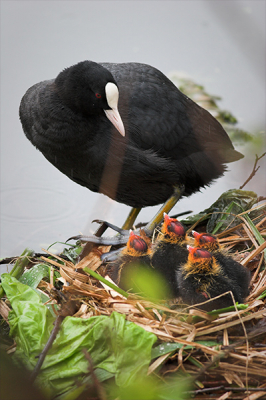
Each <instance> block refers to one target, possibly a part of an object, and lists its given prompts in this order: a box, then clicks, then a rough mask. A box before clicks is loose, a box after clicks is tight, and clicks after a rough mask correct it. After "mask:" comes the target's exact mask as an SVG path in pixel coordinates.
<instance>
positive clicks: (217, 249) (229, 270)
mask: <svg viewBox="0 0 266 400" xmlns="http://www.w3.org/2000/svg"><path fill="white" fill-rule="evenodd" d="M192 234H193V237H194V239H195V243H194V246H195V247H199V248H202V249H206V250H208V251H209V252H211V253H212V255H213V256H214V257H215V259H216V260H217V261H218V263H219V264H220V265H221V266H222V268H223V270H224V271H225V272H226V274H228V276H229V277H230V279H231V280H232V281H234V282H235V283H236V285H238V286H239V288H240V295H241V298H242V299H245V298H246V297H247V296H248V294H249V284H250V278H251V274H250V271H249V270H248V269H247V268H246V267H244V266H243V265H241V264H240V263H239V262H237V261H235V260H234V259H233V258H232V256H231V255H230V253H228V252H227V251H226V250H224V249H223V248H222V247H221V246H220V243H219V241H218V239H217V237H216V236H214V235H211V234H210V233H198V232H196V231H193V232H192Z"/></svg>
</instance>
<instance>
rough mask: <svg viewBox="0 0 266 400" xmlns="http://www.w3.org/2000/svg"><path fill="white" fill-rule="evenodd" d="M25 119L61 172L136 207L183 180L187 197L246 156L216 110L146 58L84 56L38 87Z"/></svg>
mask: <svg viewBox="0 0 266 400" xmlns="http://www.w3.org/2000/svg"><path fill="white" fill-rule="evenodd" d="M117 88H118V90H119V102H118V110H119V113H118V111H117V100H118V91H117ZM119 115H120V116H121V118H122V121H123V122H122V121H121V120H120V116H119ZM20 119H21V122H22V126H23V130H24V132H25V134H26V136H27V138H28V139H29V140H30V141H31V142H32V144H33V145H34V146H36V147H37V148H38V149H39V150H40V151H41V152H42V153H43V155H44V156H45V157H46V158H47V160H48V161H50V162H51V163H52V164H53V165H54V166H55V167H56V168H58V169H59V170H60V171H61V172H63V173H64V174H66V175H67V176H68V177H69V178H70V179H72V180H73V181H75V182H77V183H79V184H80V185H83V186H86V187H87V188H89V189H90V190H92V191H95V192H101V193H104V194H106V195H108V196H109V197H111V198H112V199H115V200H117V201H119V202H121V203H125V204H127V205H130V206H132V207H144V206H152V205H156V204H160V203H163V202H164V201H166V200H167V199H168V198H169V197H170V196H171V195H172V194H173V190H174V189H173V187H174V186H179V185H184V186H185V191H184V195H185V196H188V195H190V194H192V193H193V192H195V191H197V190H199V189H200V188H201V187H203V186H205V185H208V184H210V183H211V182H212V181H213V180H214V179H216V178H218V177H219V176H221V175H222V174H223V172H224V170H225V164H226V163H228V162H232V161H236V160H238V159H240V158H242V154H240V153H239V152H237V151H235V150H234V147H233V145H232V143H231V141H230V139H229V137H228V135H227V133H226V132H225V131H224V129H223V128H222V126H221V125H220V124H219V122H218V121H217V120H216V119H215V118H213V117H212V116H211V114H209V113H208V112H207V111H206V110H204V109H203V108H201V107H199V106H198V105H197V104H196V103H194V102H193V101H192V100H190V99H189V98H188V97H187V96H185V95H184V94H182V93H181V92H180V91H179V90H178V89H177V88H176V86H175V85H174V84H173V83H172V82H171V81H170V80H169V79H168V78H167V77H166V76H165V75H163V74H162V73H161V72H160V71H159V70H157V69H156V68H153V67H151V66H149V65H145V64H138V63H125V64H115V63H99V64H97V63H94V62H92V61H84V62H80V63H78V64H76V65H74V66H72V67H70V68H67V69H65V70H63V71H62V72H61V73H60V74H59V75H58V76H57V78H56V79H51V80H47V81H43V82H40V83H37V84H36V85H34V86H32V87H31V88H30V89H29V90H28V91H27V92H26V94H25V95H24V97H23V99H22V101H21V105H20ZM117 129H119V131H120V133H121V134H120V133H119V132H118V130H117ZM122 135H125V136H122Z"/></svg>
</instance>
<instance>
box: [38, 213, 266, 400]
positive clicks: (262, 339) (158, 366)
mask: <svg viewBox="0 0 266 400" xmlns="http://www.w3.org/2000/svg"><path fill="white" fill-rule="evenodd" d="M239 221H241V222H240V223H239V224H238V225H237V226H235V227H234V228H230V227H229V228H228V229H227V230H225V231H223V232H222V233H221V234H219V235H218V238H219V241H220V243H221V244H222V245H223V246H224V248H226V249H228V250H230V251H231V253H232V254H233V255H234V257H235V258H236V259H237V260H238V261H239V262H240V263H241V264H243V265H245V266H246V267H247V268H249V269H250V270H251V272H252V280H251V289H250V294H249V296H248V298H247V299H246V304H248V306H247V308H246V309H243V310H238V309H237V308H236V307H235V309H234V310H233V311H231V312H226V313H221V314H210V313H206V312H203V311H201V310H199V309H197V307H195V306H193V307H192V306H187V307H186V306H185V305H183V304H181V303H180V304H175V305H173V304H172V305H167V306H166V305H162V304H156V303H153V302H151V301H147V300H145V299H142V298H140V297H138V296H134V295H130V296H128V297H127V298H126V297H123V296H122V295H121V294H119V293H117V292H116V291H115V290H113V289H111V288H110V287H108V286H107V285H106V284H102V283H101V282H99V281H98V280H97V279H95V278H93V277H92V276H90V275H88V274H86V273H85V272H84V271H83V269H84V267H88V268H90V269H91V270H93V271H96V272H98V273H99V274H103V273H104V268H103V266H102V265H101V261H100V257H99V254H100V253H102V252H106V251H109V247H101V248H100V249H99V250H100V251H93V252H92V253H90V254H89V255H88V256H86V257H85V258H83V259H82V260H81V261H80V262H79V263H78V264H76V265H74V264H73V263H72V262H71V261H66V260H64V259H63V258H61V257H59V256H55V255H53V254H51V253H49V252H48V251H47V257H42V260H43V261H44V262H46V263H48V264H49V265H52V266H54V267H56V269H59V271H60V274H61V277H62V280H63V281H64V282H65V283H66V282H67V283H68V285H67V286H65V291H66V292H68V293H70V294H71V295H74V296H77V297H78V298H79V299H80V301H81V306H80V309H79V310H78V312H77V313H76V314H75V316H76V317H79V318H90V317H91V316H95V315H110V314H111V313H112V312H113V311H117V312H119V313H123V314H125V315H126V318H127V319H128V320H129V321H132V322H134V323H136V324H138V325H139V326H141V327H143V329H145V330H147V331H149V332H153V333H154V334H155V335H156V336H157V337H158V339H159V340H160V342H161V343H164V342H167V343H179V344H181V345H184V346H182V347H181V348H180V349H179V350H177V351H175V352H173V351H172V352H169V353H168V354H164V355H162V356H160V357H159V358H157V359H155V361H153V362H152V363H151V365H150V368H149V371H148V374H153V373H156V374H157V375H159V376H161V377H162V379H163V378H164V376H166V375H167V376H169V374H171V373H173V372H176V371H182V372H185V373H187V374H190V375H192V376H193V377H194V380H195V383H196V386H195V390H194V392H193V396H194V398H196V399H203V398H206V395H207V394H210V393H212V395H215V398H216V399H218V398H219V399H226V398H230V399H250V400H251V399H258V398H260V399H261V398H266V385H265V382H266V308H265V299H266V269H265V265H266V263H265V259H266V241H265V239H263V238H265V235H266V215H265V205H264V207H261V206H260V216H259V218H258V217H257V218H256V220H254V221H253V223H249V222H248V221H247V220H246V219H245V218H243V216H242V215H240V216H239ZM254 226H255V227H256V229H255V230H254ZM193 228H194V227H193ZM256 231H257V232H256ZM258 233H259V236H258ZM49 255H52V256H53V259H50V258H48V256H49ZM51 270H52V269H51ZM107 279H108V278H107ZM52 287H53V276H52V275H51V277H50V283H49V282H46V281H41V282H40V284H39V289H41V290H43V291H45V292H46V293H49V292H50V290H51V288H52ZM51 302H54V300H52V299H51ZM210 341H211V342H210ZM160 342H159V343H160ZM215 343H217V344H216V345H215ZM186 346H190V347H188V348H186ZM211 388H212V389H211ZM248 388H249V389H251V390H252V389H253V390H254V388H256V389H257V390H258V389H260V390H261V391H256V392H255V391H254V392H245V390H246V389H248ZM263 388H265V391H263ZM237 389H239V390H241V391H240V392H238V391H237ZM210 390H211V392H210ZM248 393H249V394H248Z"/></svg>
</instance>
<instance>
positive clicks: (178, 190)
mask: <svg viewBox="0 0 266 400" xmlns="http://www.w3.org/2000/svg"><path fill="white" fill-rule="evenodd" d="M184 190H185V186H184V185H180V186H175V187H174V193H173V194H172V196H171V197H169V199H168V200H167V201H166V202H165V203H164V205H163V206H162V207H161V208H160V210H159V211H158V212H157V213H156V214H155V216H154V217H153V218H152V220H151V221H150V222H149V223H148V224H147V225H146V226H145V228H144V231H145V233H146V235H147V236H149V237H151V236H152V234H153V231H154V229H155V228H156V226H157V225H159V224H160V223H161V222H162V220H163V215H164V213H166V214H168V213H169V211H171V209H172V208H173V207H174V206H175V204H176V203H177V202H178V200H179V199H180V197H181V196H182V194H183V193H184Z"/></svg>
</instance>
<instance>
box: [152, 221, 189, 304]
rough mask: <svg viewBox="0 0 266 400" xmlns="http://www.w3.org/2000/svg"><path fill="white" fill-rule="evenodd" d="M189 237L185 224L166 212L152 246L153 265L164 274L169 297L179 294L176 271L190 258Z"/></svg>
mask: <svg viewBox="0 0 266 400" xmlns="http://www.w3.org/2000/svg"><path fill="white" fill-rule="evenodd" d="M187 244H188V238H187V235H186V231H185V228H184V226H183V225H182V224H181V222H179V221H178V220H177V219H175V218H170V217H168V215H167V214H164V222H163V225H162V228H161V232H160V233H159V235H158V237H157V239H156V241H155V244H154V246H153V248H152V256H151V264H152V267H153V268H154V269H155V270H156V271H158V272H159V273H160V274H161V275H162V276H164V278H165V281H166V283H167V286H168V288H167V292H168V295H169V298H172V297H178V296H179V288H178V286H177V284H176V272H177V270H178V268H179V267H180V265H182V264H184V263H185V262H186V261H187V258H188V250H187Z"/></svg>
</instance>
